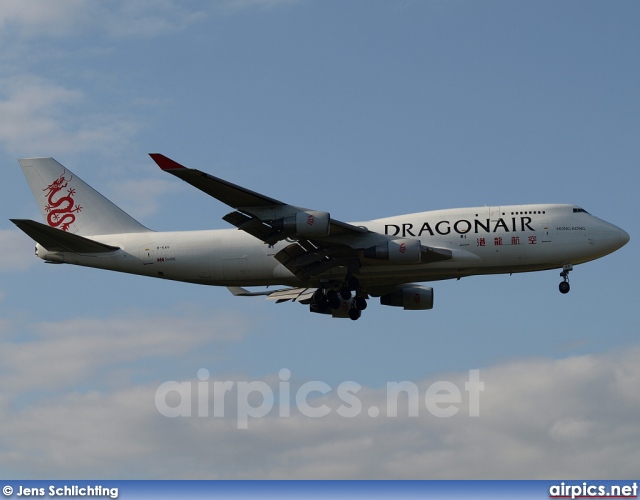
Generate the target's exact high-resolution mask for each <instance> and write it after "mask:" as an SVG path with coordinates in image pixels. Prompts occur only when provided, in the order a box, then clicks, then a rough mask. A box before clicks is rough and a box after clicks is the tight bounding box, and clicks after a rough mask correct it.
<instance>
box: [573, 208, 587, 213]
mask: <svg viewBox="0 0 640 500" xmlns="http://www.w3.org/2000/svg"><path fill="white" fill-rule="evenodd" d="M579 212H582V213H585V214H588V213H589V212H587V211H586V210H585V209H584V208H574V209H573V213H574V214H577V213H579Z"/></svg>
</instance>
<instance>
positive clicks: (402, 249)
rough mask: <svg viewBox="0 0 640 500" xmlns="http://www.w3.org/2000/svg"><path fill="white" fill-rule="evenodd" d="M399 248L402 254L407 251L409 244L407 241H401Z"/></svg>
mask: <svg viewBox="0 0 640 500" xmlns="http://www.w3.org/2000/svg"><path fill="white" fill-rule="evenodd" d="M399 250H400V253H401V254H404V253H405V252H406V251H407V244H406V243H401V244H400V249H399Z"/></svg>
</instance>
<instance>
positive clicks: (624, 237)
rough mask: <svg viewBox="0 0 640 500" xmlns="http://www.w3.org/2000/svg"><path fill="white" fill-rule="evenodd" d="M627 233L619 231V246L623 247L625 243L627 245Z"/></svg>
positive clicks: (622, 230)
mask: <svg viewBox="0 0 640 500" xmlns="http://www.w3.org/2000/svg"><path fill="white" fill-rule="evenodd" d="M629 239H630V236H629V233H627V232H626V231H625V230H624V229H620V246H621V247H623V246H625V245H626V244H627V243H629Z"/></svg>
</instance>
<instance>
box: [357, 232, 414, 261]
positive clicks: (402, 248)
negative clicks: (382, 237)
mask: <svg viewBox="0 0 640 500" xmlns="http://www.w3.org/2000/svg"><path fill="white" fill-rule="evenodd" d="M421 254H422V247H421V245H420V240H413V239H409V238H402V239H398V240H390V241H387V242H385V243H383V244H382V245H376V246H374V247H369V248H365V250H364V256H365V258H367V259H376V260H388V261H389V262H392V263H394V264H419V263H420V258H421Z"/></svg>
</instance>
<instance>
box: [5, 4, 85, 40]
mask: <svg viewBox="0 0 640 500" xmlns="http://www.w3.org/2000/svg"><path fill="white" fill-rule="evenodd" d="M87 3H88V2H87V0H57V1H56V2H51V1H49V0H28V1H24V0H4V1H3V2H2V9H0V27H2V28H4V31H6V30H7V29H11V28H13V29H15V30H17V31H18V32H19V33H21V34H24V35H27V36H33V35H63V34H67V35H68V34H70V33H69V30H70V29H71V28H72V27H73V26H74V25H77V24H78V23H79V21H81V20H82V19H83V17H84V15H85V14H86V7H87Z"/></svg>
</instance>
